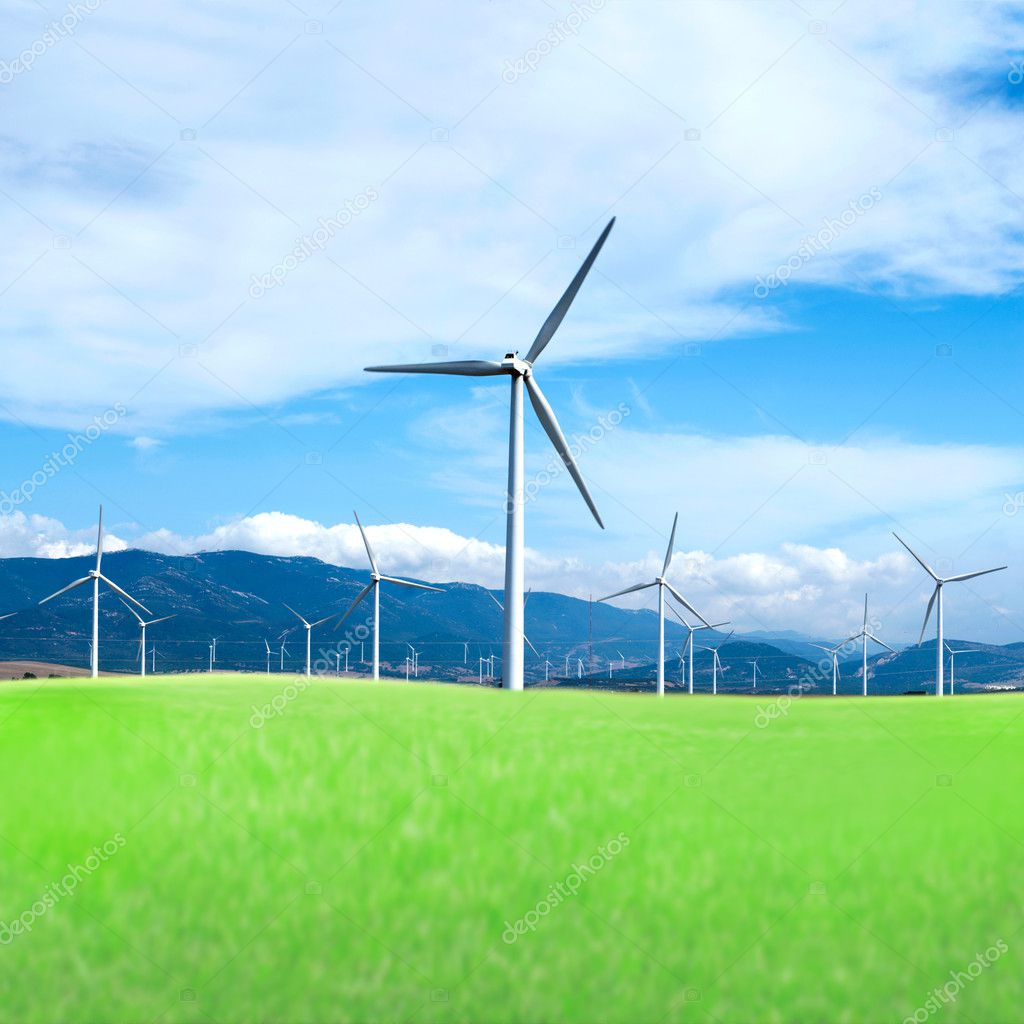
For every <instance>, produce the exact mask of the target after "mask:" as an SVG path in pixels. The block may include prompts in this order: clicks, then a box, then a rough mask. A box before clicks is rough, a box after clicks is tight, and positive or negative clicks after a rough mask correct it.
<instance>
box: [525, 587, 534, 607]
mask: <svg viewBox="0 0 1024 1024" xmlns="http://www.w3.org/2000/svg"><path fill="white" fill-rule="evenodd" d="M532 593H533V587H530V589H529V590H528V591H527V592H526V597H524V598H523V607H524V608H525V607H526V602H527V601H529V600H530V595H531V594H532Z"/></svg>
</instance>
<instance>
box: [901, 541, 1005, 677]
mask: <svg viewBox="0 0 1024 1024" xmlns="http://www.w3.org/2000/svg"><path fill="white" fill-rule="evenodd" d="M893 536H894V537H895V538H896V539H897V540H898V541H899V542H900V543H901V544H902V545H903V546H904V547H905V548H906V549H907V550H908V551H909V552H910V553H911V554H912V555H913V556H914V560H915V561H916V562H917V564H918V565H920V566H921V568H922V569H924V571H925V572H926V573H928V575H929V576H931V578H932V579H933V580H934V581H935V589H934V590H933V591H932V596H931V600H930V601H929V602H928V610H927V611H926V612H925V613H924V625H923V626H922V627H921V637H920V639H919V640H918V641H917V642H918V643H921V642H922V641H923V640H924V631H925V630H926V629H927V628H928V619H929V618H930V617H931V614H932V605H934V604H936V599H937V601H938V607H937V608H936V609H935V627H936V628H935V696H936V697H941V696H942V691H943V685H942V675H943V669H944V668H945V664H944V663H945V657H944V656H943V653H942V587H943V585H944V584H946V583H962V582H963V581H964V580H972V579H974V577H975V576H987V575H988V574H989V573H990V572H1002V571H1003V569H1005V568H1006V566H1005V565H1000V566H997V567H996V568H995V569H979V570H978V571H977V572H962V573H960V574H959V575H957V576H944V577H943V576H939V575H937V574H936V573H935V572H934V570H933V569H932V567H931V566H930V565H929V564H928V563H927V562H926V561H925V560H924V559H923V558H921V556H920V555H919V554H917V552H916V551H914V549H913V548H912V547H911V546H910V545H909V544H907V542H906V541H905V540H903V538H902V537H900V535H899V534H897V533H893Z"/></svg>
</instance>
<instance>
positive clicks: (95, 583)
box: [39, 505, 153, 679]
mask: <svg viewBox="0 0 1024 1024" xmlns="http://www.w3.org/2000/svg"><path fill="white" fill-rule="evenodd" d="M102 562H103V506H102V505H100V522H99V527H98V529H97V531H96V568H95V569H90V570H89V575H88V576H83V577H82V578H81V579H80V580H75V581H74V582H73V583H69V584H68V585H67V586H66V587H61V589H60V590H58V591H57V592H56V593H54V594H51V595H50V596H49V597H44V598H43V599H42V601H40V602H39V603H40V604H46V602H47V601H52V600H53V599H54V598H55V597H60V595H61V594H66V593H67V592H68V591H69V590H74V589H75V587H80V586H81V585H82V584H83V583H92V644H91V647H90V654H89V662H90V668H91V675H92V678H93V679H95V678H96V677H97V676H98V675H99V674H100V580H102V581H103V582H104V583H105V584H106V585H107V586H108V587H110V589H111V590H112V591H114V593H115V594H120V595H121V597H126V598H127V599H128V600H129V601H131V603H132V604H133V605H135V606H136V607H138V608H141V609H142V610H143V611H144V612H145V613H146V614H147V615H152V614H153V613H152V612H151V611H150V610H149V609H148V608H147V607H146V606H145V605H144V604H143V603H142V602H141V601H136V600H135V598H134V597H132V595H131V594H129V593H128V592H127V591H125V590H122V589H121V588H120V587H119V586H118V585H117V584H116V583H114V582H113V581H112V580H109V579H107V577H106V576H104V575H103V573H102V572H100V566H101V564H102Z"/></svg>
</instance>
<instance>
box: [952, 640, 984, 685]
mask: <svg viewBox="0 0 1024 1024" xmlns="http://www.w3.org/2000/svg"><path fill="white" fill-rule="evenodd" d="M946 650H947V651H949V695H950V696H951V697H952V696H953V687H954V686H955V685H956V675H955V674H954V673H955V669H956V666H955V664H954V659H955V658H956V656H957V655H958V654H981V651H979V650H976V649H974V648H971V647H964V648H961V650H959V651H954V650H953V648H952V647H950V646H949V644H946Z"/></svg>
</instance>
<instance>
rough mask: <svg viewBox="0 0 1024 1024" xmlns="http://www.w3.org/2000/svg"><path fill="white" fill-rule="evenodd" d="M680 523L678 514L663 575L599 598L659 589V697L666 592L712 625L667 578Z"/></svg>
mask: <svg viewBox="0 0 1024 1024" xmlns="http://www.w3.org/2000/svg"><path fill="white" fill-rule="evenodd" d="M678 522H679V513H678V512H677V513H676V517H675V519H673V520H672V533H671V534H670V535H669V538H668V549H667V550H666V552H665V564H664V565H663V566H662V568H661V575H660V576H655V578H654V579H653V580H652V581H651V582H650V583H637V584H636V586H633V587H626V589H625V590H620V591H618V592H617V593H614V594H609V595H608V596H607V597H601V598H598V600H599V601H610V600H611V599H612V598H613V597H622V595H623V594H632V593H633V592H634V591H635V590H646V589H647V588H648V587H657V588H658V696H659V697H663V696H664V695H665V591H666V590H668V592H669V593H670V594H671V595H672V596H673V597H674V598H675V599H676V600H677V601H678V602H679V603H680V604H681V605H682V606H683V607H684V608H685V609H686V610H687V611H689V612H691V613H692V614H693V615H696V616H697V618H698V619H700V621H701V622H703V623H704V625H705V626H706V627H708V628H709V629H710V628H711V623H710V622H708V620H707V619H705V618H704V616H703V615H701V613H700V612H699V611H697V609H696V608H694V607H693V605H692V604H690V602H689V601H687V600H686V598H685V597H683V595H682V594H680V593H679V591H678V590H676V588H675V587H673V586H672V584H671V583H669V582H668V581H667V580H666V579H665V576H666V575H667V573H668V567H669V564H670V563H671V561H672V546H673V544H675V539H676V524H677V523H678Z"/></svg>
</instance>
